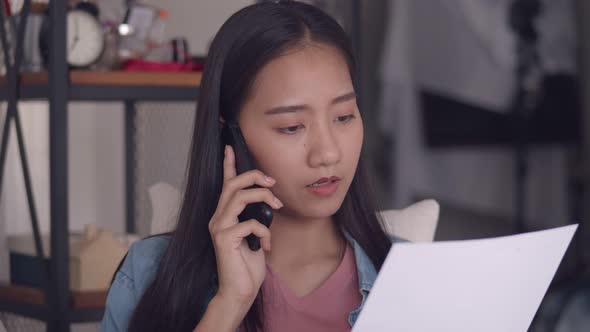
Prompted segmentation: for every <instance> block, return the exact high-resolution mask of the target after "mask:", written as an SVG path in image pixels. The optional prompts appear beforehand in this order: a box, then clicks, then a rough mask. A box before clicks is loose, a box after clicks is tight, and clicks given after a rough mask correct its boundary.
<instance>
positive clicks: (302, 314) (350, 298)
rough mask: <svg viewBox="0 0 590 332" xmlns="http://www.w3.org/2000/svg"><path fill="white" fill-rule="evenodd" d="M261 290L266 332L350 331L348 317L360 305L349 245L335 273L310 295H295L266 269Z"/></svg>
mask: <svg viewBox="0 0 590 332" xmlns="http://www.w3.org/2000/svg"><path fill="white" fill-rule="evenodd" d="M262 289H263V295H264V314H263V315H264V328H265V329H264V331H265V332H278V331H281V332H291V331H297V332H300V331H325V332H330V331H338V332H342V331H350V329H351V327H350V324H349V323H348V315H349V314H350V312H351V311H353V310H354V309H356V308H357V307H358V306H359V304H360V303H361V295H360V293H359V287H358V276H357V271H356V262H355V258H354V253H353V251H352V248H351V247H350V245H347V246H346V250H345V254H344V258H343V259H342V262H340V265H339V266H338V268H337V269H336V271H334V273H332V275H331V276H330V277H328V279H327V280H326V281H325V282H324V283H323V284H321V285H320V286H319V287H318V288H316V289H315V290H313V291H312V292H311V293H309V294H307V295H305V296H303V297H299V296H297V295H295V293H293V291H291V289H289V287H288V286H287V284H285V282H284V281H282V280H281V279H280V278H279V276H278V275H277V274H275V273H273V272H272V271H271V269H270V267H269V266H268V265H267V268H266V278H265V280H264V283H263V284H262ZM240 331H245V329H243V328H240Z"/></svg>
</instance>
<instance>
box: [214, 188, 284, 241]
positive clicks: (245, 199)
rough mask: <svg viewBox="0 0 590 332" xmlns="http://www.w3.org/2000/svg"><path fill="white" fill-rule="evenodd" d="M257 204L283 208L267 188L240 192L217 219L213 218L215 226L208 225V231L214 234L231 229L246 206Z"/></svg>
mask: <svg viewBox="0 0 590 332" xmlns="http://www.w3.org/2000/svg"><path fill="white" fill-rule="evenodd" d="M257 202H265V203H266V204H268V205H270V206H271V207H272V208H274V209H280V208H282V207H283V203H282V202H281V201H280V200H279V199H278V198H277V197H276V196H275V195H274V194H273V193H272V192H271V191H270V190H269V189H267V188H253V189H247V190H240V191H238V192H237V193H236V194H235V195H234V196H233V197H232V198H231V200H230V201H229V202H228V203H227V204H226V205H225V207H224V208H223V210H222V212H221V214H220V216H219V218H215V222H214V223H215V224H214V225H210V230H211V231H212V232H215V231H216V230H221V229H225V228H228V227H231V226H232V225H234V224H236V222H237V216H238V215H240V213H242V211H243V210H244V208H245V207H246V205H248V204H250V203H257Z"/></svg>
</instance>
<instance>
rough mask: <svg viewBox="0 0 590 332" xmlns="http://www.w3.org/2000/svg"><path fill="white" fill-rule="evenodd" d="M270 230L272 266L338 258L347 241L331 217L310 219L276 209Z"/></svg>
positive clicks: (268, 254) (269, 254)
mask: <svg viewBox="0 0 590 332" xmlns="http://www.w3.org/2000/svg"><path fill="white" fill-rule="evenodd" d="M270 232H271V251H270V252H268V253H267V254H266V262H267V263H268V264H269V265H270V266H271V267H272V268H275V267H279V266H281V265H283V266H284V265H288V266H305V265H307V264H313V263H314V262H317V261H318V260H326V259H337V260H338V259H340V254H341V252H342V248H343V244H344V241H345V240H344V237H343V235H342V232H341V231H340V229H339V228H338V226H337V225H336V224H335V223H334V221H333V219H332V218H331V217H327V218H320V219H310V218H301V217H293V216H288V215H283V214H279V213H275V216H274V218H273V222H272V224H271V226H270Z"/></svg>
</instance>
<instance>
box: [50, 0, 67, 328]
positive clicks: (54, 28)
mask: <svg viewBox="0 0 590 332" xmlns="http://www.w3.org/2000/svg"><path fill="white" fill-rule="evenodd" d="M67 2H68V1H67V0H51V1H50V3H49V15H50V20H51V32H50V34H51V37H50V38H51V46H50V52H49V155H50V164H49V167H50V170H49V172H50V200H51V206H50V208H51V215H50V223H51V280H50V291H49V294H48V295H49V296H48V299H49V301H48V303H49V305H50V308H51V310H52V313H51V319H50V320H49V321H48V325H47V329H48V331H49V332H57V331H60V332H61V331H66V332H68V331H70V325H69V323H70V317H69V316H70V306H69V299H70V289H69V266H68V263H69V262H68V260H69V245H68V112H67V106H68V105H67V98H68V92H69V75H68V72H69V70H68V66H67V62H66V56H67V53H66V9H67Z"/></svg>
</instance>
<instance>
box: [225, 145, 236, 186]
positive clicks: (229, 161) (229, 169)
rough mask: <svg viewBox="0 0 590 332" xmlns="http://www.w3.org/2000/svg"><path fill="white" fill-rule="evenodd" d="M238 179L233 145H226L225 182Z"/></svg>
mask: <svg viewBox="0 0 590 332" xmlns="http://www.w3.org/2000/svg"><path fill="white" fill-rule="evenodd" d="M235 177H236V156H235V155H234V149H233V148H232V147H231V145H226V146H225V150H224V157H223V182H224V183H225V182H226V181H227V180H229V179H232V178H235Z"/></svg>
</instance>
